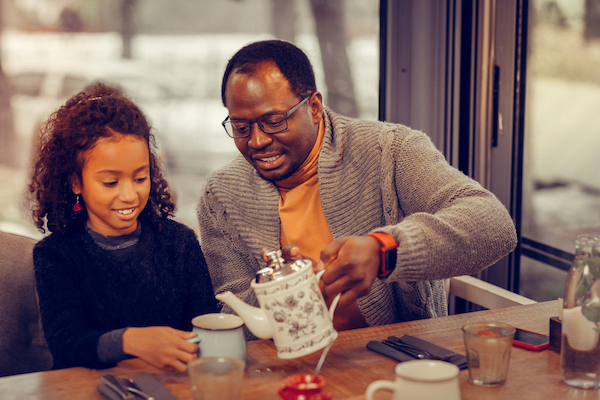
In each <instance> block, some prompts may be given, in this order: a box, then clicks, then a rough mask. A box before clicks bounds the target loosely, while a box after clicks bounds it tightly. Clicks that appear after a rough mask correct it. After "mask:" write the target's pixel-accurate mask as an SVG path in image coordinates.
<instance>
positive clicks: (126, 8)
mask: <svg viewBox="0 0 600 400" xmlns="http://www.w3.org/2000/svg"><path fill="white" fill-rule="evenodd" d="M135 5H136V0H121V37H122V38H123V58H126V59H130V58H131V40H132V39H133V36H134V35H135V25H134V16H135Z"/></svg>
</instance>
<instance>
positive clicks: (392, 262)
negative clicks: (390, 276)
mask: <svg viewBox="0 0 600 400" xmlns="http://www.w3.org/2000/svg"><path fill="white" fill-rule="evenodd" d="M396 256H397V252H396V249H391V250H387V251H386V252H385V269H386V271H393V270H394V268H396Z"/></svg>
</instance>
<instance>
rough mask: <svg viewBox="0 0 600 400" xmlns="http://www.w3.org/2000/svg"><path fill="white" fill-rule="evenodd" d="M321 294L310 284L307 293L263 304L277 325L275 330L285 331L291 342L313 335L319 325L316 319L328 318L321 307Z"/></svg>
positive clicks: (302, 292) (292, 294) (300, 292)
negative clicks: (291, 339)
mask: <svg viewBox="0 0 600 400" xmlns="http://www.w3.org/2000/svg"><path fill="white" fill-rule="evenodd" d="M321 298H322V295H321V292H320V291H319V288H318V287H317V285H316V284H311V285H310V286H309V287H308V291H307V292H305V291H303V290H301V291H299V292H298V293H291V294H289V295H287V296H285V297H284V298H283V299H272V300H267V301H265V302H264V310H265V312H269V313H271V315H272V317H273V320H274V321H275V322H276V323H277V326H276V328H275V329H276V330H277V331H279V332H283V331H286V332H287V333H288V335H290V336H291V337H292V338H293V340H297V339H301V338H303V337H305V336H308V335H314V334H315V333H316V329H317V327H318V325H319V324H317V323H316V322H315V318H316V317H321V318H329V315H328V313H327V310H326V309H325V307H324V306H323V302H321V301H319V299H321Z"/></svg>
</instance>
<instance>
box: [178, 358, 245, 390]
mask: <svg viewBox="0 0 600 400" xmlns="http://www.w3.org/2000/svg"><path fill="white" fill-rule="evenodd" d="M245 368H246V363H245V362H244V361H242V360H238V359H235V358H225V357H205V358H198V359H196V360H194V361H192V362H190V363H189V364H188V374H189V376H190V383H191V386H192V394H193V395H194V399H195V400H238V399H239V398H240V392H241V390H242V380H243V378H244V370H245Z"/></svg>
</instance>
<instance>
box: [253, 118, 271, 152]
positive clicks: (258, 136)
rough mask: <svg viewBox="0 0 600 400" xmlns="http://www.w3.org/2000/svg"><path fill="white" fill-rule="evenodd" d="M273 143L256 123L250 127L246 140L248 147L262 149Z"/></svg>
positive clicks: (269, 136)
mask: <svg viewBox="0 0 600 400" xmlns="http://www.w3.org/2000/svg"><path fill="white" fill-rule="evenodd" d="M271 142H273V138H272V137H271V135H268V134H266V133H264V132H263V131H262V129H260V126H259V125H258V122H254V123H253V124H252V126H251V127H250V138H249V139H248V146H250V147H252V148H253V149H262V148H263V147H265V146H268V145H269V144H271Z"/></svg>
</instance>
